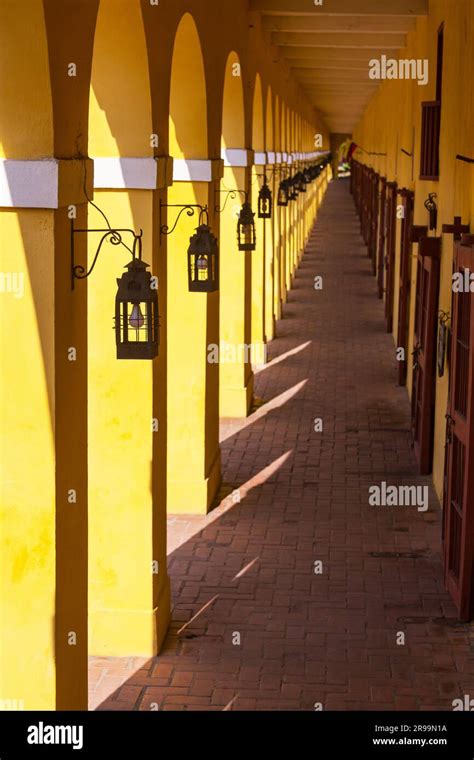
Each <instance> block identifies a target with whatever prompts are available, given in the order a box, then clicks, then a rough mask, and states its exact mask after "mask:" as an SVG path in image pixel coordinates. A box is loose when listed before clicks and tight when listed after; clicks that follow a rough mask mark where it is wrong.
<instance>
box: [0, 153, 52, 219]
mask: <svg viewBox="0 0 474 760" xmlns="http://www.w3.org/2000/svg"><path fill="white" fill-rule="evenodd" d="M58 194H59V161H58V160H57V159H54V158H51V159H45V160H43V161H35V160H31V161H21V160H20V161H16V160H15V159H8V158H2V159H0V206H4V207H8V208H59V197H58Z"/></svg>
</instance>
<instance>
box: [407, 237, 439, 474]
mask: <svg viewBox="0 0 474 760" xmlns="http://www.w3.org/2000/svg"><path fill="white" fill-rule="evenodd" d="M440 256H441V238H437V237H425V238H421V239H420V241H419V244H418V256H417V276H416V308H415V331H414V339H413V342H414V346H413V349H414V350H413V355H414V361H413V387H412V397H411V418H412V434H413V448H414V452H415V457H416V460H417V462H418V468H419V471H420V473H421V474H422V475H428V473H430V472H431V469H432V464H433V436H434V417H435V400H436V349H437V343H436V340H437V329H436V328H437V324H438V296H439V269H440Z"/></svg>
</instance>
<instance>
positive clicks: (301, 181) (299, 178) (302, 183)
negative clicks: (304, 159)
mask: <svg viewBox="0 0 474 760" xmlns="http://www.w3.org/2000/svg"><path fill="white" fill-rule="evenodd" d="M295 182H296V183H297V187H298V192H299V193H305V192H306V177H305V175H304V173H303V172H301V171H299V172H297V173H296V175H295Z"/></svg>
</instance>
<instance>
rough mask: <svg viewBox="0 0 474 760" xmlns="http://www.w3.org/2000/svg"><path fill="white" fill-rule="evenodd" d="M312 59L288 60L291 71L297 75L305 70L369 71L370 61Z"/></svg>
mask: <svg viewBox="0 0 474 760" xmlns="http://www.w3.org/2000/svg"><path fill="white" fill-rule="evenodd" d="M356 63H357V65H354V62H353V61H344V60H341V61H326V62H323V61H311V59H310V58H292V59H291V60H289V61H288V64H289V65H290V68H291V71H292V73H293V74H295V75H296V76H299V74H300V73H301V74H302V73H303V71H313V70H314V71H346V70H347V71H361V72H362V71H367V70H368V61H356Z"/></svg>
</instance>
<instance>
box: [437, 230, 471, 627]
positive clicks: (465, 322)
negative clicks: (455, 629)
mask: <svg viewBox="0 0 474 760" xmlns="http://www.w3.org/2000/svg"><path fill="white" fill-rule="evenodd" d="M467 269H469V271H470V272H473V271H474V247H473V246H466V245H461V244H460V243H459V242H457V243H455V247H454V271H456V272H463V271H464V270H467ZM451 322H452V340H451V359H450V370H449V380H450V390H449V401H448V414H447V435H446V469H447V472H446V492H445V503H444V531H443V536H444V568H445V583H446V588H447V589H448V591H449V593H450V594H451V596H452V598H453V600H454V603H455V605H456V607H457V610H458V615H459V618H460V619H461V620H470V619H471V618H472V617H473V615H474V578H473V575H474V381H473V377H474V294H473V293H471V292H467V293H464V292H463V293H453V298H452V311H451Z"/></svg>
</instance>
